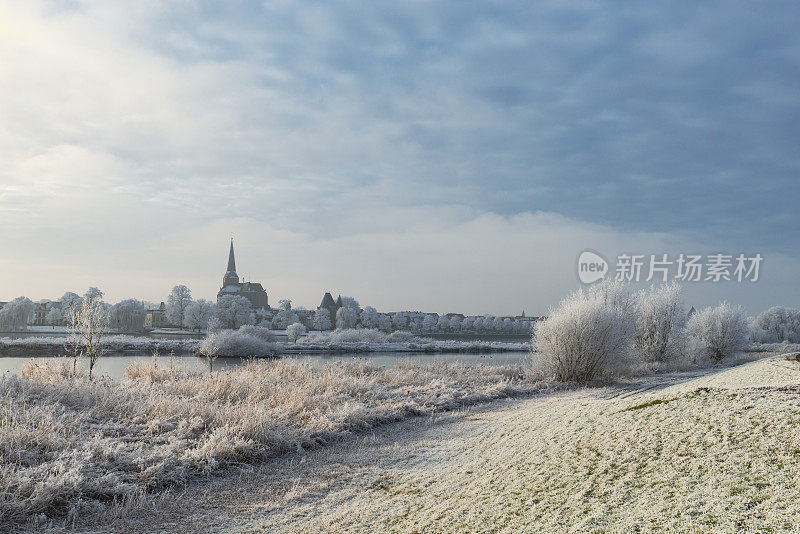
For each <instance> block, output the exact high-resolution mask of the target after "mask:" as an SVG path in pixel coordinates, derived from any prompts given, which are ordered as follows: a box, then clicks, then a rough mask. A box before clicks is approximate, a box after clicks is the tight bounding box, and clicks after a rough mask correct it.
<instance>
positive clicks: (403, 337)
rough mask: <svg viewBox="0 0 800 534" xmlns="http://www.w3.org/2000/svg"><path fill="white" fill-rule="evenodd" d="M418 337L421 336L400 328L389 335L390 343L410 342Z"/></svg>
mask: <svg viewBox="0 0 800 534" xmlns="http://www.w3.org/2000/svg"><path fill="white" fill-rule="evenodd" d="M418 339H419V338H418V337H417V336H415V335H414V334H412V333H411V332H407V331H405V330H398V331H396V332H392V333H391V334H389V337H388V341H389V343H409V342H411V341H414V340H418Z"/></svg>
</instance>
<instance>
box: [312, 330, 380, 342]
mask: <svg viewBox="0 0 800 534" xmlns="http://www.w3.org/2000/svg"><path fill="white" fill-rule="evenodd" d="M387 338H388V336H387V335H386V334H384V333H383V332H381V331H380V330H374V329H371V328H346V329H342V330H334V331H333V332H329V333H325V334H312V335H310V336H306V337H304V338H302V339H301V340H300V342H301V343H312V344H314V343H386V340H387Z"/></svg>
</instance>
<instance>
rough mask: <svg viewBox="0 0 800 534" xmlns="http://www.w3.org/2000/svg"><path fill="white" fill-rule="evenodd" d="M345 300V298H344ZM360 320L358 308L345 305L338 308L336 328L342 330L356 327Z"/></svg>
mask: <svg viewBox="0 0 800 534" xmlns="http://www.w3.org/2000/svg"><path fill="white" fill-rule="evenodd" d="M342 300H344V299H342ZM357 322H358V309H357V308H352V307H348V306H346V307H344V308H339V309H338V310H336V329H337V330H342V329H344V328H355V326H356V323H357Z"/></svg>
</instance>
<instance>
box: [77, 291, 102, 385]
mask: <svg viewBox="0 0 800 534" xmlns="http://www.w3.org/2000/svg"><path fill="white" fill-rule="evenodd" d="M106 332H108V312H107V310H106V308H105V306H104V305H103V301H102V300H101V299H100V298H97V297H94V298H90V297H88V295H87V298H86V299H84V301H83V305H82V306H81V307H80V308H73V309H72V310H71V312H70V340H71V345H72V353H73V363H72V373H73V376H74V375H75V372H76V364H77V359H78V356H79V355H83V356H86V357H87V358H89V380H91V379H92V372H93V371H94V364H95V363H97V360H98V359H100V357H101V356H102V355H103V344H102V341H103V336H104V335H105V334H106Z"/></svg>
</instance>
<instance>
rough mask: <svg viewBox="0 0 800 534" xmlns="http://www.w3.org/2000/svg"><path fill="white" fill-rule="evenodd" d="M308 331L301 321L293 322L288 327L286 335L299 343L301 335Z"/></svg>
mask: <svg viewBox="0 0 800 534" xmlns="http://www.w3.org/2000/svg"><path fill="white" fill-rule="evenodd" d="M305 333H306V327H305V326H303V325H302V324H301V323H292V324H290V325H289V326H287V327H286V337H288V338H289V340H290V341H292V342H293V343H297V340H298V338H299V337H300V336H302V335H303V334H305Z"/></svg>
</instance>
